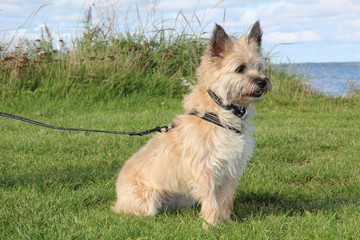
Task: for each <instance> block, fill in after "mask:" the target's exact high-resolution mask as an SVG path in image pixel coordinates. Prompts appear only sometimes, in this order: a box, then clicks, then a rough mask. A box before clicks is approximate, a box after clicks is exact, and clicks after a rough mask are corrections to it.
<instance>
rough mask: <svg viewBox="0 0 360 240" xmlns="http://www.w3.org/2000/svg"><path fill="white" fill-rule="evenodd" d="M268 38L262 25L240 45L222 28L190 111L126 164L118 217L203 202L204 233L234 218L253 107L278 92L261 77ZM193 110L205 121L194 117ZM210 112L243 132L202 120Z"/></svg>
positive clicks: (188, 100) (187, 104)
mask: <svg viewBox="0 0 360 240" xmlns="http://www.w3.org/2000/svg"><path fill="white" fill-rule="evenodd" d="M261 37H262V30H261V28H260V23H259V22H256V23H255V24H254V25H253V27H252V29H251V31H250V33H249V34H248V35H247V36H245V37H243V38H241V39H239V40H237V41H235V40H233V39H231V38H230V37H229V36H228V35H227V34H226V32H225V31H224V29H223V28H222V27H221V26H219V25H216V26H215V29H214V32H213V35H212V39H211V41H210V44H209V46H208V48H207V50H206V51H205V54H204V55H203V56H202V58H201V64H200V66H199V68H198V70H197V73H198V84H197V85H196V86H195V87H194V88H193V90H192V92H191V93H190V94H188V95H187V96H186V97H185V99H184V108H185V114H183V115H179V116H177V117H176V118H175V119H174V123H175V127H174V128H173V129H171V130H170V131H169V132H167V133H158V134H156V135H155V136H154V137H153V138H152V139H151V140H150V141H149V142H148V143H147V144H146V145H145V146H144V147H143V148H142V149H140V151H139V152H137V153H136V154H134V155H133V156H132V157H131V158H130V159H129V160H128V161H127V162H126V163H125V165H124V166H123V168H122V169H121V171H120V173H119V176H118V179H117V182H116V190H117V200H116V202H115V204H114V206H113V207H112V209H113V210H114V211H115V212H123V213H129V214H135V215H154V214H156V213H157V212H159V211H160V210H162V209H173V208H176V209H178V208H184V207H189V206H192V205H193V204H194V203H195V202H200V204H201V215H202V217H203V218H204V220H205V221H206V223H204V227H205V228H206V227H207V224H211V225H216V224H218V223H219V221H221V220H226V221H230V214H231V210H232V208H233V201H234V193H235V191H236V187H237V186H238V182H239V179H240V177H241V175H242V173H243V170H244V168H245V166H246V165H247V162H248V161H249V159H250V157H251V155H252V153H253V148H254V143H253V137H252V133H253V125H252V123H251V121H252V119H253V117H254V115H255V109H254V107H253V104H252V103H254V102H256V101H258V100H259V99H261V98H262V95H263V94H264V93H266V92H267V91H268V90H269V89H270V87H271V82H270V80H269V79H268V78H266V77H265V76H264V75H263V74H262V72H261V70H262V68H263V67H264V66H263V65H264V61H263V57H262V55H261ZM207 90H212V91H213V92H215V93H216V94H217V95H218V96H219V97H220V98H221V99H222V101H223V104H224V105H230V104H233V105H235V106H238V107H240V106H242V107H246V114H245V115H244V116H243V117H241V118H239V117H237V116H235V115H234V114H233V112H232V110H226V109H224V108H222V107H220V106H219V105H218V104H216V103H215V102H214V100H213V99H212V98H211V97H210V96H209V94H208V92H207ZM192 112H197V114H198V116H194V115H189V113H192ZM206 112H209V113H214V114H216V115H218V117H219V120H220V122H221V123H222V124H223V125H227V126H232V127H234V128H237V129H241V131H242V134H238V133H236V132H234V131H231V130H229V129H226V128H223V127H219V126H217V125H215V124H213V123H210V122H207V121H205V120H203V119H201V118H199V116H200V117H201V116H203V115H204V114H205V113H206Z"/></svg>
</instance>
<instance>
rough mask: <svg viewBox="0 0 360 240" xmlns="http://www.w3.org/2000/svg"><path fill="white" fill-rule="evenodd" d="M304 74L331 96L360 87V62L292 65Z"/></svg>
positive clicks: (310, 81) (316, 88)
mask: <svg viewBox="0 0 360 240" xmlns="http://www.w3.org/2000/svg"><path fill="white" fill-rule="evenodd" d="M290 66H291V68H292V69H294V70H295V71H296V72H297V73H300V74H304V75H305V76H307V78H308V79H309V84H310V85H311V86H312V87H313V89H315V90H316V91H319V92H321V93H325V94H327V95H330V96H336V97H338V96H345V95H347V94H348V90H349V89H351V88H354V87H355V88H357V89H359V88H360V63H359V62H348V63H297V64H292V65H290Z"/></svg>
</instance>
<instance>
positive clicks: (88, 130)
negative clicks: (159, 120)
mask: <svg viewBox="0 0 360 240" xmlns="http://www.w3.org/2000/svg"><path fill="white" fill-rule="evenodd" d="M0 116H1V117H7V118H12V119H16V120H19V121H23V122H27V123H31V124H35V125H38V126H42V127H46V128H51V129H57V130H66V131H81V132H97V133H112V134H123V135H129V136H143V135H145V134H149V133H153V132H168V131H170V130H171V129H172V128H174V127H175V125H174V124H171V125H169V126H162V127H159V126H157V127H155V128H152V129H149V130H146V131H143V132H118V131H104V130H94V129H82V128H64V127H56V126H52V125H48V124H45V123H41V122H36V121H34V120H31V119H27V118H23V117H19V116H16V115H12V114H8V113H3V112H0Z"/></svg>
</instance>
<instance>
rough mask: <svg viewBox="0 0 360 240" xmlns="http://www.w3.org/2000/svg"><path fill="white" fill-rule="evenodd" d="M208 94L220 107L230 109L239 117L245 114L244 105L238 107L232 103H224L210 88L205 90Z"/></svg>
mask: <svg viewBox="0 0 360 240" xmlns="http://www.w3.org/2000/svg"><path fill="white" fill-rule="evenodd" d="M207 92H208V94H209V96H210V97H211V98H212V99H213V100H214V102H215V103H216V104H217V105H219V106H220V107H222V108H223V109H225V110H231V111H232V112H233V114H234V115H235V116H237V117H239V118H241V117H242V116H244V115H245V113H246V108H245V107H238V106H235V105H234V104H230V105H224V104H223V102H222V99H221V98H220V97H219V96H218V95H216V94H215V93H214V92H213V91H211V90H207Z"/></svg>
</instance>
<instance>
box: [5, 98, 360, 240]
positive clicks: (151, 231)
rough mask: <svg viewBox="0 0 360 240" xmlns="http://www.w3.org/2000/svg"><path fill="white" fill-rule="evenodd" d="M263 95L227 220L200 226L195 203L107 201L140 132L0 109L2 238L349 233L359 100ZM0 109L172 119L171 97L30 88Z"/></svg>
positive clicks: (142, 124) (131, 126)
mask: <svg viewBox="0 0 360 240" xmlns="http://www.w3.org/2000/svg"><path fill="white" fill-rule="evenodd" d="M44 100H45V103H43V102H44ZM267 100H268V101H267V102H266V101H264V102H262V103H260V104H259V105H258V116H257V118H256V126H257V130H256V142H257V148H256V152H255V156H254V157H253V159H252V162H251V163H250V165H249V167H248V169H247V171H246V174H245V175H244V177H243V178H242V180H241V184H240V188H239V190H238V192H237V197H236V201H235V209H234V215H233V219H234V223H233V224H231V225H221V226H220V227H218V228H216V229H212V230H210V231H208V232H206V231H204V230H202V228H201V219H199V216H198V213H199V211H198V209H190V210H185V211H181V212H177V213H173V212H166V213H162V214H159V215H157V216H155V217H145V218H141V217H134V216H124V215H116V214H113V213H112V212H111V211H110V210H109V206H110V205H111V202H112V201H114V200H115V190H114V182H115V177H116V174H117V172H118V171H119V169H120V167H121V166H122V164H123V163H124V161H125V160H126V159H127V158H128V157H129V156H130V155H131V154H132V153H134V152H136V151H137V150H138V149H139V147H140V146H142V145H143V144H144V143H145V142H146V141H147V139H148V138H149V137H150V136H145V137H128V136H117V135H105V134H91V133H90V134H89V133H71V132H61V131H55V130H48V129H43V128H39V127H35V126H32V125H28V124H26V123H21V122H17V121H14V120H7V119H0V129H1V134H2V137H1V138H0V152H1V155H0V164H1V165H0V186H1V193H0V195H1V198H0V216H1V224H0V238H1V239H126V238H130V239H136V238H139V237H141V238H143V239H239V237H243V238H244V239H359V238H360V233H359V230H358V228H357V225H356V224H357V222H356V219H358V217H359V214H360V211H359V199H360V193H359V188H358V186H359V183H360V182H359V174H358V167H359V163H358V160H359V145H360V140H359V138H358V136H359V134H360V131H359V128H358V126H359V118H360V114H359V112H358V111H354V109H358V108H359V104H358V102H356V101H355V100H339V99H323V100H321V99H320V100H319V98H313V99H312V98H309V99H307V100H306V99H303V100H301V101H284V100H281V101H276V98H274V97H272V98H268V99H267ZM0 108H1V109H2V111H4V112H11V113H17V114H20V115H24V116H27V117H29V118H35V119H37V120H39V121H43V122H47V123H53V124H57V125H62V126H70V127H83V128H100V129H114V130H129V131H131V130H139V129H147V128H151V127H153V126H155V125H160V124H164V123H169V122H171V118H172V116H174V115H175V114H177V113H181V101H180V99H169V98H162V97H152V98H151V97H136V96H132V97H128V98H123V99H119V100H116V101H111V102H107V103H101V102H98V103H94V104H92V105H87V104H86V103H81V104H79V103H78V101H76V100H75V99H62V100H56V101H55V100H52V101H47V102H46V98H45V99H41V98H40V99H36V100H34V99H30V100H15V101H14V102H13V103H12V104H1V105H0Z"/></svg>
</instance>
